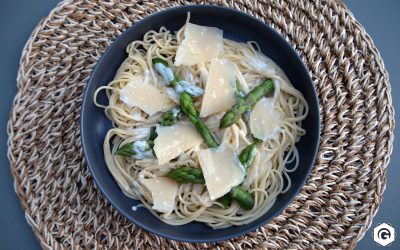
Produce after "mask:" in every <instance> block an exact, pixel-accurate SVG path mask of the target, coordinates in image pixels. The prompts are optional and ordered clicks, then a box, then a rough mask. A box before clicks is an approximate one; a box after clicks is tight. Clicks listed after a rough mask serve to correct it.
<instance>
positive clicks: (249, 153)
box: [239, 143, 257, 174]
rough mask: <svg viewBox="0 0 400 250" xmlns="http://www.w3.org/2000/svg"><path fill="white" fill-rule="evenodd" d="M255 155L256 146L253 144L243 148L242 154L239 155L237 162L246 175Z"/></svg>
mask: <svg viewBox="0 0 400 250" xmlns="http://www.w3.org/2000/svg"><path fill="white" fill-rule="evenodd" d="M256 154H257V145H256V144H255V143H253V144H250V145H249V146H247V147H245V148H244V149H243V150H242V152H240V154H239V161H240V163H242V165H243V167H244V169H245V171H246V174H247V171H248V169H249V167H250V166H251V164H252V163H253V161H254V158H255V157H256Z"/></svg>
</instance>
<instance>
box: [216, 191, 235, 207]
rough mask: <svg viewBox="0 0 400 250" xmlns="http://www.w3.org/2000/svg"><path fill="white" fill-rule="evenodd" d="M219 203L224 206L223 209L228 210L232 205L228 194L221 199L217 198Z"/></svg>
mask: <svg viewBox="0 0 400 250" xmlns="http://www.w3.org/2000/svg"><path fill="white" fill-rule="evenodd" d="M217 201H218V202H219V203H221V204H222V206H224V208H228V207H230V206H231V203H232V197H231V196H230V194H229V193H228V194H226V195H224V196H222V197H221V198H218V200H217Z"/></svg>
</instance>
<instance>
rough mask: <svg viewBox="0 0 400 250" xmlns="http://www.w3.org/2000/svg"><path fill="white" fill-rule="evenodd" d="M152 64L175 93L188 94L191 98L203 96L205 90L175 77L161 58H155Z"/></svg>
mask: <svg viewBox="0 0 400 250" xmlns="http://www.w3.org/2000/svg"><path fill="white" fill-rule="evenodd" d="M152 62H153V65H154V68H155V69H156V71H157V72H158V73H159V74H160V75H161V76H162V77H164V80H165V81H166V82H167V83H168V84H170V85H171V86H172V87H174V88H175V91H176V92H178V93H179V94H181V93H183V92H186V93H188V94H190V95H191V96H201V95H203V94H204V90H203V89H202V88H199V87H197V86H196V85H195V84H192V83H190V82H188V81H185V80H183V79H181V78H180V77H179V76H177V75H175V74H174V72H173V70H172V69H171V68H170V67H169V65H168V63H167V62H166V61H165V60H163V59H161V58H154V59H153V60H152Z"/></svg>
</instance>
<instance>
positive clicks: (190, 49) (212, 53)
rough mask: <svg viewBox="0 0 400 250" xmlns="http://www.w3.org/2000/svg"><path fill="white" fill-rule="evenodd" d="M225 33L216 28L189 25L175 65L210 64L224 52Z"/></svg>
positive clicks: (177, 52)
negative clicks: (223, 36)
mask: <svg viewBox="0 0 400 250" xmlns="http://www.w3.org/2000/svg"><path fill="white" fill-rule="evenodd" d="M222 35H223V31H222V30H220V29H217V28H214V27H207V26H200V25H196V24H191V23H187V24H186V27H185V31H184V36H185V38H184V39H183V41H182V43H181V44H180V46H179V47H178V50H177V51H176V57H175V65H176V66H179V65H189V66H190V65H194V64H197V63H201V62H210V61H211V60H212V59H213V58H217V57H218V55H219V54H220V53H221V52H222V50H223V46H224V45H223V38H222Z"/></svg>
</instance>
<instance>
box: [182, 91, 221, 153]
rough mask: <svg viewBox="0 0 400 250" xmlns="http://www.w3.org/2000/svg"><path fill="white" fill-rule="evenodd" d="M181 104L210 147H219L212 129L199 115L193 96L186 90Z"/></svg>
mask: <svg viewBox="0 0 400 250" xmlns="http://www.w3.org/2000/svg"><path fill="white" fill-rule="evenodd" d="M180 104H181V109H182V111H183V113H184V114H185V115H186V116H187V117H188V118H189V120H190V121H191V122H192V123H193V125H194V126H195V127H196V129H197V131H198V132H199V133H200V135H201V136H202V137H203V139H204V141H205V142H206V144H207V146H208V147H210V148H216V147H218V143H217V141H216V140H215V138H214V136H213V135H212V133H211V131H210V129H209V128H208V127H207V125H206V124H205V123H204V121H203V120H202V119H201V118H200V117H199V112H198V111H197V110H196V107H195V106H194V103H193V100H192V97H191V96H190V95H189V94H187V93H186V92H184V93H182V94H181V97H180Z"/></svg>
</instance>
